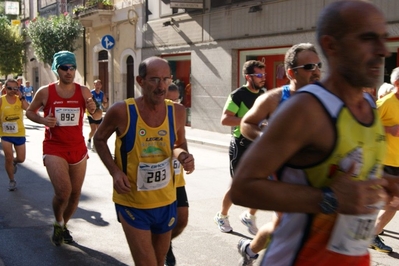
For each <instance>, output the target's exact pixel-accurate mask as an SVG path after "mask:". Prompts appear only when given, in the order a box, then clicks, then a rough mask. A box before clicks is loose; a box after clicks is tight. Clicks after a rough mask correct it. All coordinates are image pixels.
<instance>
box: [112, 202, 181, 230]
mask: <svg viewBox="0 0 399 266" xmlns="http://www.w3.org/2000/svg"><path fill="white" fill-rule="evenodd" d="M115 209H116V215H117V218H118V222H120V220H119V214H120V215H122V217H123V219H125V221H126V222H127V223H128V224H129V225H131V226H133V227H134V228H137V229H141V230H151V232H152V233H154V234H163V233H166V232H168V231H170V230H172V229H173V228H174V227H175V225H176V218H177V214H176V209H177V203H176V201H175V202H173V203H172V204H170V205H167V206H164V207H159V208H154V209H137V208H133V207H127V206H122V205H119V204H117V203H115Z"/></svg>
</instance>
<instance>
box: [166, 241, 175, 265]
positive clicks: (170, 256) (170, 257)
mask: <svg viewBox="0 0 399 266" xmlns="http://www.w3.org/2000/svg"><path fill="white" fill-rule="evenodd" d="M175 265H176V258H175V255H174V254H173V250H172V242H170V246H169V250H168V253H166V258H165V266H175Z"/></svg>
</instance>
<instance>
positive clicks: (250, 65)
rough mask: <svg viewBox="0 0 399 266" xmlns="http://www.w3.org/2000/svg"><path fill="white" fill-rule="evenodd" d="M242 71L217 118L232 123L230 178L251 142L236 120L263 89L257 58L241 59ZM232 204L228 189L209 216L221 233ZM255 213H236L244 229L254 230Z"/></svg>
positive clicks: (226, 226) (226, 227) (227, 226)
mask: <svg viewBox="0 0 399 266" xmlns="http://www.w3.org/2000/svg"><path fill="white" fill-rule="evenodd" d="M242 74H243V76H244V77H245V80H246V84H245V85H244V86H242V87H240V88H238V89H236V90H234V91H233V92H232V93H230V95H229V97H228V98H227V101H226V104H225V106H224V109H223V114H222V118H221V123H222V125H224V126H231V127H234V129H233V135H232V138H231V141H230V148H229V157H230V176H231V178H234V173H235V169H236V167H237V164H238V163H239V161H240V159H241V157H242V156H243V154H244V152H245V150H246V149H247V148H248V147H249V145H250V144H251V141H250V140H249V139H247V138H245V137H244V136H242V134H241V130H240V122H241V119H242V117H243V116H244V115H245V114H246V112H247V111H248V110H249V109H250V108H251V107H252V105H253V104H254V102H255V100H256V98H258V96H259V95H261V94H262V93H264V89H263V88H264V86H265V82H266V73H265V64H264V63H262V62H260V61H256V60H249V61H247V62H245V63H244V66H243V69H242ZM232 204H233V203H232V201H231V198H230V190H228V191H227V192H226V194H225V195H224V197H223V201H222V208H221V210H220V211H219V212H217V213H216V215H215V217H214V218H213V219H214V221H215V223H216V224H217V226H218V228H219V230H220V231H222V232H223V233H229V232H231V231H233V228H232V227H231V226H230V221H229V215H228V212H229V209H230V207H231V205H232ZM255 213H256V209H249V210H248V211H245V212H244V213H242V214H241V215H240V220H241V222H242V223H243V224H244V225H245V226H247V227H248V231H249V232H250V233H251V234H253V235H256V233H257V232H258V228H257V227H256V217H255Z"/></svg>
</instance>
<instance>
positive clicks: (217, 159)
mask: <svg viewBox="0 0 399 266" xmlns="http://www.w3.org/2000/svg"><path fill="white" fill-rule="evenodd" d="M25 122H26V123H25V125H26V128H27V141H28V142H27V156H26V161H25V163H23V164H22V165H20V166H19V167H18V173H17V175H16V178H17V182H18V190H16V191H14V192H8V191H7V187H8V178H7V176H6V173H5V170H4V165H3V163H2V162H3V161H4V156H3V154H2V153H1V152H0V173H1V178H0V265H6V266H28V265H29V266H32V265H34V266H35V265H43V266H47V265H57V266H63V265H79V266H80V265H133V261H132V258H131V256H130V252H129V248H128V245H127V243H126V240H125V237H124V233H123V231H122V228H121V226H120V224H119V223H118V222H117V220H116V216H115V210H114V205H113V203H112V200H111V194H112V179H111V177H110V176H109V174H108V172H107V170H106V169H105V167H104V166H103V164H102V162H101V161H100V159H99V157H98V155H97V154H96V153H93V152H90V154H89V155H90V159H89V160H88V167H87V174H86V179H85V183H84V185H83V189H82V197H81V200H80V204H79V207H78V210H77V211H76V213H75V215H74V216H73V219H72V220H71V221H70V223H69V229H70V230H71V232H72V235H73V237H74V239H75V240H76V242H77V243H76V244H74V245H63V246H61V247H55V246H53V245H52V244H51V242H50V236H51V234H52V223H53V221H54V218H53V213H52V207H51V199H52V194H53V191H52V186H51V183H50V181H49V178H48V176H47V173H46V170H45V167H44V166H43V162H42V158H41V155H42V140H43V136H44V131H43V127H42V126H40V125H37V124H35V123H32V122H30V121H29V120H26V121H25ZM88 131H89V128H88V125H87V124H86V125H85V128H84V132H85V135H86V136H87V134H88ZM187 132H188V134H194V131H193V130H188V131H187ZM209 138H212V134H209ZM188 139H190V135H188ZM214 139H215V138H213V139H212V140H210V142H212V141H214ZM201 143H203V144H198V143H193V142H191V143H190V144H189V145H190V151H191V153H193V154H194V156H195V159H196V170H195V172H194V173H193V174H191V175H187V176H186V189H187V193H188V197H189V202H190V218H189V224H188V226H187V228H186V230H185V231H184V232H183V234H182V235H181V236H179V237H178V238H177V239H175V240H174V241H173V248H174V252H175V255H176V258H177V262H178V264H177V265H179V266H203V265H215V266H216V265H221V266H230V265H237V262H238V259H239V258H240V256H239V254H238V252H237V248H236V245H237V242H238V240H239V239H240V238H241V237H251V235H250V234H249V233H248V231H247V229H246V228H245V226H244V225H242V224H241V223H240V221H239V220H238V216H239V215H240V214H241V212H242V211H244V210H245V209H244V208H242V207H240V206H233V207H232V208H231V210H230V222H231V225H232V226H233V228H234V232H232V233H230V234H224V233H221V232H220V231H219V230H218V229H217V227H216V225H215V224H214V222H213V216H214V215H215V213H216V212H217V211H218V210H219V209H220V205H221V202H222V198H223V196H224V193H225V192H226V190H227V188H228V187H229V184H230V177H229V173H228V153H227V148H221V147H220V146H217V145H216V146H217V147H216V146H215V145H207V144H206V142H201ZM109 145H110V146H111V147H113V140H110V141H109ZM257 217H258V218H257V222H258V225H261V224H263V223H266V222H267V221H269V220H270V217H271V212H267V211H259V212H258V214H257ZM398 225H399V220H398V218H397V217H395V218H394V219H393V220H392V221H391V223H390V224H389V225H388V226H387V228H386V236H384V239H385V243H386V244H388V245H391V246H392V247H393V248H394V252H393V253H391V254H383V253H379V252H376V251H373V250H371V251H370V252H371V255H372V260H373V263H372V265H399V263H398V260H397V259H398V258H399V254H398V253H397V252H395V251H399V242H398V241H397V240H398V238H399V230H398V229H397V228H398Z"/></svg>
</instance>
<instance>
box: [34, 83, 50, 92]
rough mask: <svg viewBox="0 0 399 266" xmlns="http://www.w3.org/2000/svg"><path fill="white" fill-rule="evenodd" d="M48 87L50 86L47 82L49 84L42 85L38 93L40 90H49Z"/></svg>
mask: <svg viewBox="0 0 399 266" xmlns="http://www.w3.org/2000/svg"><path fill="white" fill-rule="evenodd" d="M48 87H49V85H48V84H47V85H44V86H41V87H40V88H39V89H38V90H37V92H36V93H38V92H40V91H47V90H48Z"/></svg>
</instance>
